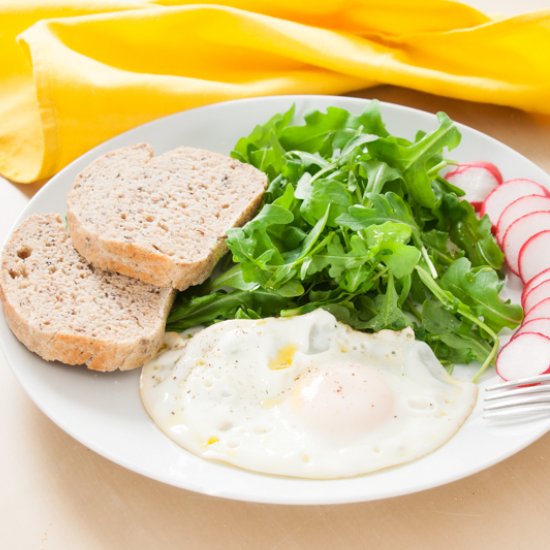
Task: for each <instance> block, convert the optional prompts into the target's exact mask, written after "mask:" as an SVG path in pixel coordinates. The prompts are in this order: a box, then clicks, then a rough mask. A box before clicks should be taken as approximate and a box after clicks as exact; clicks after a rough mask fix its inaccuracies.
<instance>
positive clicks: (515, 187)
mask: <svg viewBox="0 0 550 550" xmlns="http://www.w3.org/2000/svg"><path fill="white" fill-rule="evenodd" d="M527 195H542V196H549V195H550V192H549V191H548V190H547V189H546V188H545V187H543V186H542V185H540V184H539V183H537V182H535V181H532V180H528V179H514V180H508V181H505V182H504V183H503V184H502V185H499V186H498V187H495V189H493V191H491V193H489V195H488V196H487V198H486V199H485V200H484V201H483V205H482V207H481V212H480V214H481V215H482V216H483V215H485V214H487V215H488V216H489V219H490V220H491V223H492V224H493V225H494V226H496V223H497V221H498V219H499V218H500V216H501V214H502V212H503V211H504V209H505V208H506V207H507V206H508V205H509V204H511V203H512V202H514V201H515V200H516V199H519V198H520V197H525V196H527Z"/></svg>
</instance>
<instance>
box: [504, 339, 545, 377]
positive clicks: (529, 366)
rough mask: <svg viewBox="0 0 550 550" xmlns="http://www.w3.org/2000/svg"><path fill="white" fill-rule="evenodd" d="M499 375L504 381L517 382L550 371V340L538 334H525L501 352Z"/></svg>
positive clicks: (510, 342)
mask: <svg viewBox="0 0 550 550" xmlns="http://www.w3.org/2000/svg"><path fill="white" fill-rule="evenodd" d="M496 370H497V374H498V375H499V376H500V377H501V378H503V379H504V380H517V379H520V378H526V377H530V376H537V375H539V374H545V373H547V372H548V371H550V338H548V337H547V336H544V335H543V334H539V333H538V332H523V333H521V334H518V335H517V336H516V337H515V338H512V340H510V341H509V342H508V343H507V344H506V345H505V346H504V347H503V348H502V349H501V350H500V352H499V354H498V357H497V361H496Z"/></svg>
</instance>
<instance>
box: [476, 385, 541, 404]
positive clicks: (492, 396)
mask: <svg viewBox="0 0 550 550" xmlns="http://www.w3.org/2000/svg"><path fill="white" fill-rule="evenodd" d="M533 393H550V384H539V385H538V386H527V387H525V388H512V389H511V390H507V389H504V390H503V391H501V392H498V393H497V392H494V393H489V394H488V395H486V396H485V401H494V400H497V399H505V398H506V397H513V396H515V395H529V394H533Z"/></svg>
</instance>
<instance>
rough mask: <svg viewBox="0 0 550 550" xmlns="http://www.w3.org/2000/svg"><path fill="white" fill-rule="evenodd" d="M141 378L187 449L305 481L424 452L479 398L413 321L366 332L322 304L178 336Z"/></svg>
mask: <svg viewBox="0 0 550 550" xmlns="http://www.w3.org/2000/svg"><path fill="white" fill-rule="evenodd" d="M191 336H192V337H191ZM140 386H141V396H142V401H143V403H144V406H145V408H146V410H147V411H148V413H149V415H150V416H151V418H152V419H153V421H154V422H155V423H156V424H157V425H158V426H159V427H160V429H161V430H163V431H164V432H165V433H166V434H167V435H168V436H169V437H170V438H171V439H173V440H174V441H175V442H176V443H178V444H179V445H181V446H182V447H184V448H185V449H187V450H188V451H190V452H192V453H195V454H197V455H199V456H201V457H204V458H207V459H213V460H220V461H224V462H228V463H230V464H233V465H235V466H239V467H241V468H246V469H249V470H253V471H258V472H264V473H269V474H278V475H286V476H295V477H302V478H338V477H348V476H355V475H359V474H365V473H368V472H372V471H375V470H379V469H381V468H386V467H389V466H394V465H396V464H401V463H404V462H408V461H411V460H414V459H416V458H419V457H421V456H424V455H426V454H427V453H430V452H431V451H433V450H434V449H436V448H438V447H439V446H441V445H442V444H444V443H445V442H446V441H447V440H448V439H449V438H451V437H452V435H453V434H454V433H456V431H457V430H458V429H459V428H460V426H461V425H462V424H463V422H464V421H465V419H466V418H467V417H468V415H469V414H470V412H471V411H472V409H473V406H474V404H475V401H476V396H477V388H476V386H475V384H472V383H470V382H464V381H459V380H455V379H454V378H452V377H451V376H449V374H448V373H447V372H446V370H445V369H444V368H443V367H442V366H441V364H440V363H439V361H438V360H437V358H436V357H435V355H434V354H433V352H432V350H431V349H430V348H429V346H427V345H426V344H425V343H423V342H419V341H416V340H415V338H414V333H413V332H412V330H410V329H406V330H404V331H400V332H394V331H389V330H384V331H380V332H378V333H375V334H367V333H362V332H358V331H354V330H352V329H351V328H350V327H348V326H346V325H344V324H341V323H339V322H337V321H336V319H335V318H334V316H332V315H331V314H330V313H328V312H326V311H323V310H316V311H314V312H312V313H309V314H306V315H302V316H296V317H291V318H277V319H275V318H270V319H262V320H232V321H224V322H221V323H218V324H215V325H212V326H210V327H208V328H206V329H203V330H201V331H199V332H196V333H195V334H194V335H190V334H183V335H176V334H173V333H171V334H169V335H168V336H167V341H166V343H165V349H164V351H162V352H161V353H160V355H159V356H158V357H156V358H155V359H154V360H152V361H150V362H149V363H148V364H146V365H145V366H144V368H143V371H142V375H141V384H140Z"/></svg>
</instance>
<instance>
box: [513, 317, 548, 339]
mask: <svg viewBox="0 0 550 550" xmlns="http://www.w3.org/2000/svg"><path fill="white" fill-rule="evenodd" d="M524 332H537V333H538V334H542V335H544V336H548V338H550V319H549V318H542V319H531V320H530V321H527V323H523V324H522V325H521V326H520V327H519V328H518V330H516V333H515V334H514V338H516V336H519V335H520V334H522V333H524Z"/></svg>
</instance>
